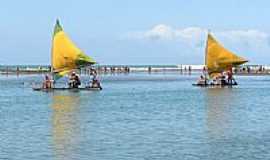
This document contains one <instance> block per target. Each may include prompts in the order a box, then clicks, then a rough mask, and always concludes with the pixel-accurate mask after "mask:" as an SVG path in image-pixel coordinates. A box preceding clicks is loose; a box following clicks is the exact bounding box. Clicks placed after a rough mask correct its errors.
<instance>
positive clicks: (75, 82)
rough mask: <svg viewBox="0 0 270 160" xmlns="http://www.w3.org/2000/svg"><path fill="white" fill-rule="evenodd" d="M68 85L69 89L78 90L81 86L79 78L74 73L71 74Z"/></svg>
mask: <svg viewBox="0 0 270 160" xmlns="http://www.w3.org/2000/svg"><path fill="white" fill-rule="evenodd" d="M68 85H69V88H79V86H80V85H81V80H80V77H79V75H78V74H76V72H72V73H71V75H70V77H69V82H68Z"/></svg>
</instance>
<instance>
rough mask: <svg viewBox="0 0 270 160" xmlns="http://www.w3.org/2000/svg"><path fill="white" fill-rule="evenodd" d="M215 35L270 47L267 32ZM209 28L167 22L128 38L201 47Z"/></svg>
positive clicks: (255, 31) (247, 44)
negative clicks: (180, 25) (182, 25)
mask: <svg viewBox="0 0 270 160" xmlns="http://www.w3.org/2000/svg"><path fill="white" fill-rule="evenodd" d="M211 32H212V33H213V34H214V36H215V37H217V38H218V39H220V40H222V41H224V42H225V43H230V44H236V45H241V46H245V47H250V48H255V47H269V45H270V44H269V42H270V41H269V40H270V35H269V34H268V33H266V32H263V31H259V30H255V29H248V30H222V31H211ZM206 34H207V29H205V28H200V27H187V28H174V27H171V26H168V25H165V24H159V25H156V26H154V27H153V28H152V29H150V30H146V31H139V32H132V33H129V34H128V38H131V39H141V40H150V41H180V42H181V43H184V44H188V45H192V46H196V47H201V46H202V45H204V42H205V39H206Z"/></svg>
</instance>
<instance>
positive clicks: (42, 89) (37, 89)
mask: <svg viewBox="0 0 270 160" xmlns="http://www.w3.org/2000/svg"><path fill="white" fill-rule="evenodd" d="M33 90H34V91H43V92H53V91H100V90H102V88H92V87H86V88H33Z"/></svg>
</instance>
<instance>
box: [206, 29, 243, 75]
mask: <svg viewBox="0 0 270 160" xmlns="http://www.w3.org/2000/svg"><path fill="white" fill-rule="evenodd" d="M246 62H248V61H247V60H246V59H244V58H242V57H239V56H237V55H235V54H234V53H232V52H230V51H229V50H227V49H225V48H224V47H223V46H222V45H221V44H219V43H218V42H217V41H216V40H215V39H214V37H213V36H212V35H211V34H208V39H207V46H206V57H205V64H206V66H207V70H208V74H209V76H210V77H213V76H214V75H215V74H219V73H221V72H223V71H226V70H228V68H230V67H235V66H238V65H241V64H243V63H246Z"/></svg>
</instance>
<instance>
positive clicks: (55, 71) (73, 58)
mask: <svg viewBox="0 0 270 160" xmlns="http://www.w3.org/2000/svg"><path fill="white" fill-rule="evenodd" d="M95 63H96V62H95V61H94V59H92V58H91V57H89V56H88V55H86V54H85V53H83V52H82V51H81V50H80V49H79V48H78V47H77V46H76V45H75V44H74V43H73V42H72V41H71V40H70V38H69V37H68V36H67V35H66V33H65V32H64V30H63V28H62V26H61V25H60V22H59V20H57V21H56V25H55V27H54V33H53V39H52V50H51V74H52V77H53V81H54V82H56V81H57V80H58V79H60V78H61V77H63V76H65V75H66V74H68V73H70V72H71V71H73V70H75V69H80V68H82V67H86V66H90V65H93V64H95ZM101 89H102V88H101V87H98V88H97V87H85V88H42V87H37V88H33V90H35V91H53V90H87V91H88V90H101Z"/></svg>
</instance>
